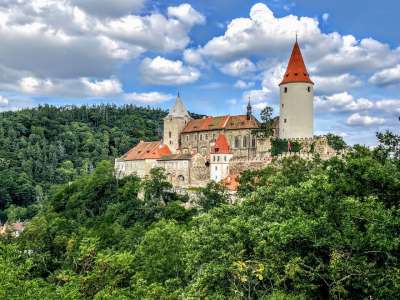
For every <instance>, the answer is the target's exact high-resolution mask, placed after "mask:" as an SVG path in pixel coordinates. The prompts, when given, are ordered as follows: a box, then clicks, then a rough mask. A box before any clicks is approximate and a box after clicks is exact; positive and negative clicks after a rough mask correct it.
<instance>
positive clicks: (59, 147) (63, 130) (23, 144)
mask: <svg viewBox="0 0 400 300" xmlns="http://www.w3.org/2000/svg"><path fill="white" fill-rule="evenodd" d="M165 115H166V112H165V111H163V110H159V109H150V108H143V107H135V106H131V105H127V106H123V107H116V106H110V105H101V106H80V107H77V106H67V107H54V106H42V107H39V108H35V109H26V110H21V111H17V112H3V113H1V114H0V182H1V185H0V210H1V211H4V210H5V209H6V208H7V207H9V206H10V205H11V204H15V205H19V206H28V205H29V204H31V203H33V202H35V200H36V198H42V197H44V196H45V195H46V191H47V190H48V188H49V187H50V186H51V185H52V184H59V183H64V182H67V181H72V180H73V179H74V178H76V176H79V175H85V174H89V173H91V172H92V170H93V169H94V168H95V166H96V165H97V163H98V162H99V161H102V160H109V159H112V158H115V157H116V156H118V155H121V154H122V153H124V152H125V151H126V150H128V149H129V148H130V147H132V146H133V145H135V144H136V143H138V142H139V141H140V140H157V139H160V138H161V132H162V130H161V129H162V118H163V117H164V116H165ZM3 218H4V217H3Z"/></svg>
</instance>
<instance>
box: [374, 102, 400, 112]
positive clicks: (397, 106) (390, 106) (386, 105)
mask: <svg viewBox="0 0 400 300" xmlns="http://www.w3.org/2000/svg"><path fill="white" fill-rule="evenodd" d="M375 106H376V108H378V109H380V110H383V111H385V112H396V113H400V99H383V100H379V101H377V102H376V103H375Z"/></svg>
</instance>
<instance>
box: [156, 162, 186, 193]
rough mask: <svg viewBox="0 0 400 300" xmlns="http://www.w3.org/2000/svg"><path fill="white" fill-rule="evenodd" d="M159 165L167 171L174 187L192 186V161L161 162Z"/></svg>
mask: <svg viewBox="0 0 400 300" xmlns="http://www.w3.org/2000/svg"><path fill="white" fill-rule="evenodd" d="M157 163H158V166H159V167H161V168H163V169H164V170H165V174H166V175H167V177H168V180H169V181H170V182H171V183H172V185H173V186H174V187H187V186H189V185H190V184H191V176H190V169H191V167H192V166H191V160H165V161H164V160H159V161H158V162H157Z"/></svg>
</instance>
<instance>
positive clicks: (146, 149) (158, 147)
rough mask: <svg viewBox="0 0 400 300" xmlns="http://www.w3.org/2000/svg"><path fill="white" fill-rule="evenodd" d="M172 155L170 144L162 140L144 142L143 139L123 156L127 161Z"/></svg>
mask: <svg viewBox="0 0 400 300" xmlns="http://www.w3.org/2000/svg"><path fill="white" fill-rule="evenodd" d="M167 155H171V151H170V150H169V148H168V146H167V145H165V144H163V143H162V142H161V141H157V142H143V141H141V142H140V143H139V144H137V145H136V146H135V147H133V148H132V149H131V150H129V151H128V152H127V153H125V154H124V155H123V156H122V157H121V158H122V159H123V160H125V161H130V160H144V159H159V158H161V157H163V156H167Z"/></svg>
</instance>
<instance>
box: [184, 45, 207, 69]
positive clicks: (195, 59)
mask: <svg viewBox="0 0 400 300" xmlns="http://www.w3.org/2000/svg"><path fill="white" fill-rule="evenodd" d="M183 60H184V61H185V62H186V63H188V64H189V65H193V66H200V67H202V66H204V65H205V63H204V61H203V58H202V56H201V55H200V53H199V52H197V51H195V50H193V49H186V50H185V51H184V52H183Z"/></svg>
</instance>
